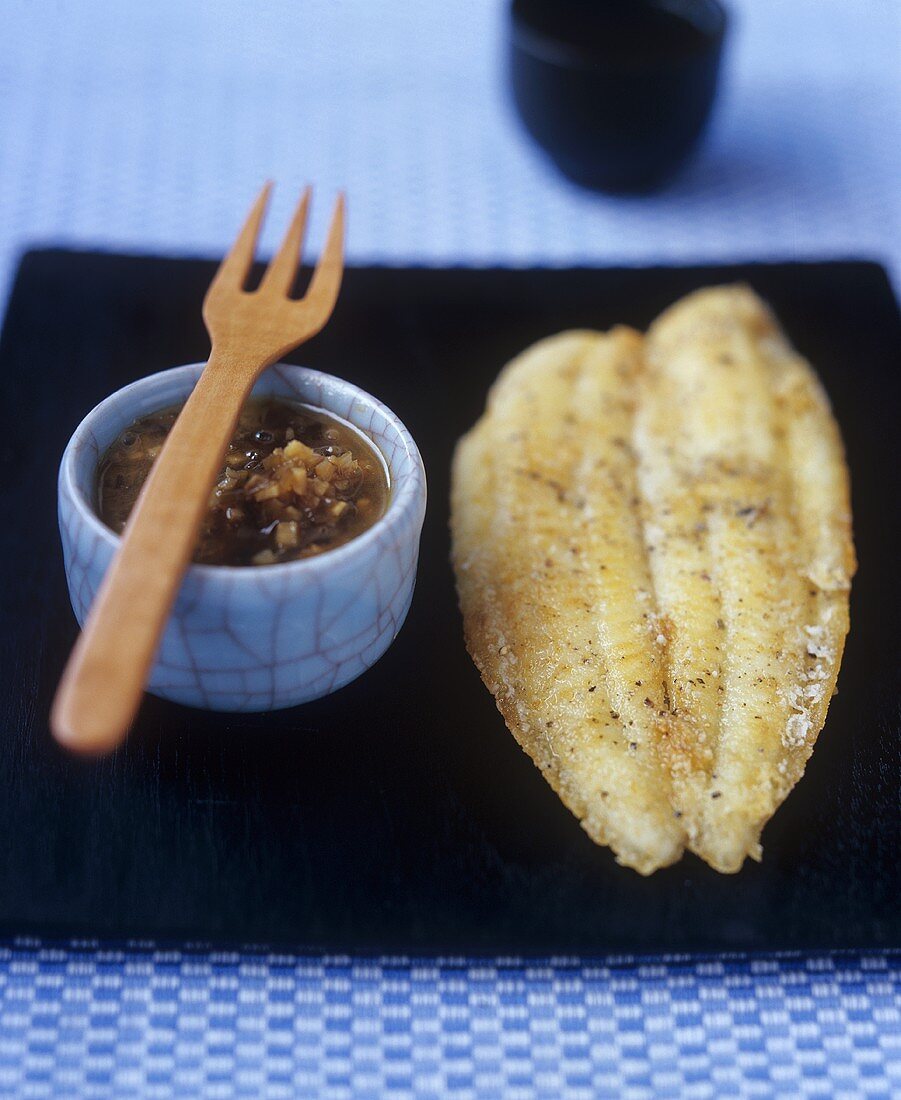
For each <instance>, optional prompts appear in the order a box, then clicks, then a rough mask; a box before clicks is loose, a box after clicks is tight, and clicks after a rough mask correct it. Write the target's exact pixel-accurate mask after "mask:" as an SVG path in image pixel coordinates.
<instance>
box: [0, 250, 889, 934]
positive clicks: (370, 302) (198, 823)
mask: <svg viewBox="0 0 901 1100" xmlns="http://www.w3.org/2000/svg"><path fill="white" fill-rule="evenodd" d="M212 271H213V267H212V265H211V264H208V263H202V262H185V261H172V260H159V259H146V258H143V259H139V258H129V257H121V256H108V255H90V254H77V253H65V252H38V253H32V254H29V255H27V256H26V257H25V258H24V260H23V263H22V266H21V270H20V272H19V276H18V280H17V282H16V285H15V290H14V293H13V296H12V300H11V303H10V306H9V311H8V316H7V321H6V325H5V328H4V331H3V336H2V343H0V386H2V403H0V408H2V410H3V412H4V420H5V423H4V426H3V430H2V433H0V437H2V448H3V466H2V469H3V478H4V482H3V501H4V506H3V523H2V525H0V569H2V576H3V578H4V581H3V585H2V619H0V657H2V661H0V715H2V739H0V932H5V933H7V934H9V933H23V932H37V933H42V934H45V935H50V936H52V935H64V934H72V933H76V934H79V933H83V934H90V935H92V936H106V937H112V938H121V937H130V936H145V937H146V936H153V937H156V938H158V939H164V940H165V939H171V938H179V937H190V938H202V939H204V940H209V941H214V942H215V941H221V942H226V941H227V942H244V943H261V942H269V943H281V944H290V945H293V946H296V947H299V948H303V949H308V950H313V951H318V950H325V951H339V952H358V953H368V952H404V953H410V954H413V953H430V952H501V953H514V952H515V953H536V954H547V953H561V952H566V953H582V954H591V953H598V952H608V951H635V952H642V953H654V952H662V951H675V950H683V949H713V950H716V949H751V950H757V949H766V950H771V949H782V948H807V949H815V948H841V947H847V948H851V947H854V948H868V947H884V946H893V945H895V946H896V945H901V935H899V932H901V923H899V908H901V907H899V902H901V891H899V877H898V855H899V839H901V816H899V802H898V792H899V780H901V769H899V745H901V742H899V730H901V721H899V717H901V716H899V671H901V646H899V637H901V631H899V626H898V624H899V591H901V586H899V579H898V547H899V545H901V542H899V522H898V521H899V508H898V506H899V494H898V482H899V461H898V454H897V450H896V446H897V444H896V440H897V429H896V423H897V417H898V414H899V411H901V402H899V396H901V375H899V369H898V368H899V362H898V352H899V347H901V325H899V316H898V310H897V306H896V303H895V301H894V298H893V296H892V293H891V290H890V288H889V285H888V283H887V280H886V278H885V275H884V273H883V272H882V270H881V269H880V268H878V267H876V266H874V265H872V264H863V263H825V264H812V265H792V264H784V265H759V266H744V267H740V268H689V269H655V270H646V271H636V270H630V271H612V270H573V271H467V270H450V271H428V270H425V271H422V270H415V271H414V270H378V269H372V270H353V271H350V272H348V274H347V279H346V283H345V288H344V291H343V293H342V297H341V301H340V303H339V305H338V309H337V311H336V314H335V317H334V318H333V320H332V322H331V324H330V325H329V327H328V328H327V330H326V331H325V332H324V333H323V334H322V335H321V336H319V337H317V339H316V340H315V341H314V342H313V343H311V344H309V345H308V346H307V347H306V348H305V349H303V350H302V353H301V354H302V358H303V361H304V362H306V363H309V364H310V365H312V366H316V367H320V368H323V369H325V370H329V371H333V372H335V373H338V374H343V375H345V376H346V377H348V378H350V379H352V380H353V381H354V382H357V383H359V384H360V385H362V386H364V387H365V388H367V389H369V390H372V391H373V392H375V393H377V394H378V395H379V396H381V397H382V398H383V399H384V400H385V401H387V402H388V404H389V405H391V406H392V407H393V408H394V409H395V410H396V411H397V412H398V413H399V414H400V415H401V416H402V417H403V419H404V420H405V421H406V423H407V424H408V425H409V427H410V428H411V430H412V431H413V434H414V435H415V437H416V439H417V440H418V441H419V443H420V446H421V448H422V451H423V455H424V458H425V462H426V466H427V468H428V472H429V478H430V491H431V498H430V500H431V502H430V509H429V515H428V519H427V523H426V530H425V533H424V537H423V544H422V564H421V570H420V576H419V585H418V590H417V595H416V598H415V600H414V605H413V610H412V612H411V615H410V618H409V620H408V623H407V625H406V627H405V628H404V630H403V631H402V633H401V635H400V637H399V638H398V640H397V642H396V643H395V645H394V646H393V647H392V649H391V650H389V652H388V654H387V655H386V656H385V657H384V658H383V660H382V661H381V662H380V663H379V665H378V666H377V667H376V668H375V669H373V670H372V671H371V672H370V673H369V674H368V675H366V676H365V677H364V678H362V679H361V680H359V681H357V682H356V683H355V684H353V685H351V686H349V687H348V688H346V689H344V690H343V691H341V692H340V693H338V694H337V695H335V696H333V697H331V698H328V699H325V700H322V701H320V702H318V703H314V704H310V705H308V706H305V707H303V708H300V709H297V710H295V711H290V712H282V713H280V714H277V715H269V716H259V717H256V716H252V717H230V716H226V717H223V716H215V715H211V714H207V713H203V712H200V711H191V710H187V709H182V708H180V707H177V706H174V705H170V704H166V703H163V702H160V701H159V700H154V699H148V700H147V702H146V705H145V707H144V709H143V711H142V713H141V717H140V720H139V723H138V727H137V729H136V731H135V734H134V736H133V737H132V739H131V740H130V742H129V743H128V746H127V748H126V749H125V750H124V751H122V752H120V753H119V754H118V755H117V756H116V757H114V758H113V759H110V760H106V761H103V762H100V763H85V762H83V761H74V760H70V759H68V758H66V757H65V756H64V755H63V754H62V753H61V752H59V751H58V750H56V749H55V748H54V746H53V745H52V744H51V742H50V740H49V737H48V732H47V710H48V706H49V701H50V697H51V693H52V691H53V688H54V685H55V683H56V680H57V677H58V676H59V673H60V670H61V668H62V665H63V662H64V660H65V656H66V653H67V651H68V649H69V646H70V645H71V643H72V641H73V638H74V636H75V625H74V621H73V618H72V614H71V612H70V610H69V605H68V600H67V597H66V592H65V586H64V579H63V570H62V562H61V555H60V550H59V544H58V540H57V535H56V521H55V514H54V512H55V504H54V501H55V489H54V479H55V472H56V466H57V462H58V460H59V456H60V454H61V452H62V449H63V447H64V445H65V442H66V439H67V438H68V436H69V434H70V432H71V431H72V430H73V428H74V427H75V425H76V424H77V422H78V421H79V419H80V418H81V417H82V416H83V415H84V413H86V412H87V411H88V409H90V408H91V407H92V406H93V405H94V404H95V403H96V402H97V401H99V400H100V399H101V398H102V397H104V396H105V395H106V394H107V393H109V392H110V391H111V390H113V389H115V388H117V387H118V386H121V385H122V384H123V383H125V382H128V381H130V380H131V379H133V378H135V377H137V376H139V375H142V374H145V373H147V372H150V371H155V370H160V369H162V368H164V367H168V366H172V365H175V364H177V363H183V362H190V361H193V360H197V359H202V358H203V357H204V355H205V352H206V350H207V345H206V339H205V336H204V332H203V328H202V325H201V321H200V302H201V298H202V296H203V292H204V289H205V287H206V285H207V283H208V282H209V279H210V276H211V274H212ZM736 278H743V279H747V280H748V281H750V282H751V284H752V285H753V286H754V287H756V288H757V289H758V290H759V291H760V292H761V293H762V294H763V295H764V296H765V297H767V298H768V299H769V300H770V301H771V302H772V303H773V305H774V306H775V308H776V309H777V311H778V313H779V315H780V317H781V318H782V320H783V322H784V324H785V326H786V328H787V330H788V332H789V335H790V336H791V338H792V339H793V340H794V341H795V342H796V344H797V346H798V347H799V348H800V349H801V350H802V351H803V352H804V353H806V354H807V355H809V356H810V357H811V358H812V360H813V361H814V362H815V363H816V364H817V365H818V367H819V369H820V371H821V374H822V377H823V379H824V381H825V383H826V385H827V387H828V389H829V391H830V394H831V396H832V399H833V401H834V404H835V407H836V410H837V413H838V417H839V420H840V421H841V424H842V428H843V430H844V433H845V440H846V443H847V447H848V452H849V456H850V463H851V468H852V473H853V480H854V502H855V511H856V524H855V526H856V537H857V546H858V551H859V555H860V560H861V567H860V572H859V574H858V578H857V580H856V582H855V586H854V594H853V608H852V622H853V626H852V632H851V637H850V641H849V645H848V649H847V654H846V659H845V664H844V667H843V669H842V674H841V679H840V688H841V692H840V694H839V696H838V697H837V698H836V699H835V701H834V703H833V705H832V709H831V712H830V715H829V721H828V723H827V726H826V729H825V731H824V733H823V734H822V736H821V738H820V744H819V747H818V748H817V751H816V753H815V755H814V757H813V760H812V762H811V764H810V766H809V767H808V773H807V775H806V777H805V778H804V780H803V781H802V782H801V784H800V786H799V787H798V788H797V789H796V791H795V792H794V793H793V794H792V796H791V797H790V799H789V800H788V802H787V803H786V805H785V806H784V807H783V808H782V809H781V810H780V811H779V813H778V814H777V815H776V817H775V819H774V820H773V821H772V823H771V824H770V825H769V826H768V827H767V829H766V832H765V834H764V846H765V858H764V862H763V864H762V865H759V866H758V865H750V866H747V867H746V868H745V869H744V870H743V871H742V872H741V874H739V875H738V876H735V877H731V878H728V877H721V876H719V875H717V874H715V873H714V872H713V871H711V870H709V868H707V867H706V866H704V865H703V864H701V863H700V862H699V861H698V860H696V859H695V858H694V857H686V858H685V860H684V861H683V862H682V863H681V864H679V865H678V866H676V867H673V868H670V869H668V870H666V871H662V872H658V873H657V874H656V875H654V876H653V877H651V878H650V879H642V878H640V877H639V876H638V875H636V874H635V873H634V872H632V871H628V870H625V869H623V868H620V867H617V866H616V864H615V863H614V861H613V859H612V857H611V855H610V853H609V852H607V851H606V850H602V849H600V848H596V847H595V846H594V845H593V844H592V843H591V842H590V841H589V840H588V838H587V837H586V836H585V835H584V833H583V832H582V831H581V829H580V828H579V827H578V825H577V823H576V821H575V819H574V818H572V817H571V816H570V815H569V813H568V812H567V811H565V810H564V809H563V807H562V806H561V804H560V803H559V802H558V801H557V799H556V797H555V796H554V795H553V794H552V792H551V791H550V789H549V788H548V787H546V786H545V784H544V782H543V781H542V780H541V778H540V777H539V775H538V772H537V771H536V770H535V769H534V767H533V766H532V764H531V763H530V761H529V760H528V759H527V758H526V756H525V755H524V754H523V753H522V752H520V750H519V748H518V747H517V746H516V744H515V743H514V741H513V739H512V737H510V735H509V734H508V733H507V732H506V730H505V728H504V725H503V722H502V721H501V719H500V717H499V716H498V714H497V712H496V711H495V708H494V704H493V702H492V700H491V698H490V697H489V695H488V694H487V692H486V691H485V690H484V689H483V688H482V686H481V683H480V681H479V677H478V675H477V674H476V672H475V669H474V668H473V666H472V665H471V663H470V661H469V658H468V657H467V655H466V653H465V651H464V649H463V643H462V638H461V627H460V621H459V617H458V613H457V608H456V603H455V598H454V592H453V585H452V578H451V573H450V569H449V566H448V564H447V555H448V538H447V529H446V520H447V507H446V500H447V487H448V486H447V480H448V478H447V471H448V461H449V457H450V453H451V448H452V445H453V442H454V440H455V439H456V437H457V436H458V435H459V434H460V432H461V431H463V430H464V429H465V428H466V427H467V426H468V425H469V424H470V423H471V422H472V421H473V420H474V418H475V417H476V416H477V414H478V413H479V411H480V409H481V406H482V403H483V399H484V395H485V390H486V387H487V385H488V384H489V382H490V381H491V380H492V378H493V377H494V375H495V373H496V371H497V370H498V368H499V367H500V366H501V365H502V364H503V363H504V362H505V361H506V360H507V359H508V358H509V357H510V356H511V355H513V354H514V353H515V352H517V351H519V350H521V349H522V348H523V347H524V346H526V345H527V344H528V343H530V342H531V341H533V340H535V339H536V338H538V337H540V336H543V335H545V334H547V333H550V332H554V331H555V330H559V329H561V328H564V327H569V326H575V325H582V326H598V327H604V326H607V325H609V324H611V323H612V322H615V321H625V322H629V323H631V324H634V325H638V326H645V325H646V324H647V323H648V322H649V321H650V320H651V319H652V318H653V317H654V316H655V315H656V314H657V313H658V312H659V310H660V309H662V308H663V307H664V306H666V305H667V304H668V303H670V302H671V301H673V300H674V299H675V298H677V297H678V296H679V295H681V294H684V293H685V292H686V291H689V290H691V289H692V288H694V287H698V286H701V285H704V284H709V283H716V282H721V281H723V280H733V279H736Z"/></svg>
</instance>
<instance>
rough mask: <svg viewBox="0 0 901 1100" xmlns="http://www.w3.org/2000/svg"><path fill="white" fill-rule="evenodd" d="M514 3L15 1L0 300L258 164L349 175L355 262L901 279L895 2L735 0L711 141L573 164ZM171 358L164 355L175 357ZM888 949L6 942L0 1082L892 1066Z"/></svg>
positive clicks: (287, 187)
mask: <svg viewBox="0 0 901 1100" xmlns="http://www.w3.org/2000/svg"><path fill="white" fill-rule="evenodd" d="M504 6H505V5H504V3H503V2H501V0H454V2H452V3H446V2H438V0H432V2H428V0H393V2H390V3H389V2H388V0H306V2H304V3H298V2H297V0H266V2H265V3H251V2H250V0H247V2H242V0H228V2H227V0H193V2H191V3H184V2H183V0H154V2H152V3H146V4H138V3H133V2H125V3H109V2H108V0H55V2H54V3H52V4H48V3H39V2H35V0H6V2H5V3H4V5H3V33H2V34H0V304H2V301H3V300H4V299H5V297H6V295H7V293H8V289H9V280H10V277H11V275H12V271H13V268H14V263H15V259H16V257H17V255H18V254H19V253H20V252H21V251H22V250H23V249H24V248H25V247H27V246H29V245H34V244H49V243H52V244H59V243H65V244H70V245H73V246H79V247H95V246H99V247H109V248H115V249H119V250H136V251H141V252H164V253H167V254H204V255H210V256H215V255H218V254H221V252H222V251H223V249H224V248H225V247H227V246H228V244H229V243H230V241H231V239H232V237H233V235H234V232H235V229H236V227H237V225H238V224H239V223H240V221H241V218H242V217H243V214H244V212H245V210H246V207H247V204H248V202H249V200H250V197H251V196H252V195H253V194H255V192H256V191H257V189H258V188H259V185H260V182H261V180H262V179H263V178H265V177H267V176H271V177H273V178H275V179H276V180H277V181H278V183H279V188H278V190H277V193H276V197H275V202H274V210H273V216H272V218H271V221H270V225H271V227H274V228H270V230H269V231H267V233H266V234H265V235H264V242H263V243H264V250H265V249H267V248H268V249H271V248H272V247H273V245H274V243H275V237H274V234H275V232H276V231H277V228H278V227H279V226H281V225H284V223H285V219H286V217H287V212H288V210H289V209H290V207H291V206H292V204H293V202H294V199H295V197H296V194H297V192H298V190H299V188H300V186H301V185H302V184H304V183H306V182H310V181H312V182H314V183H315V184H316V186H317V196H318V198H319V202H318V204H317V206H316V209H315V211H314V218H313V225H312V227H311V234H310V236H311V239H312V240H313V241H318V240H321V238H322V232H323V225H324V219H325V215H326V212H327V208H328V200H329V198H330V194H331V192H333V191H334V189H335V188H337V187H341V186H343V187H346V188H347V190H348V192H349V196H350V226H349V242H348V243H349V249H348V250H349V254H350V257H351V259H353V260H356V261H372V260H381V261H385V262H394V263H404V262H415V263H432V264H435V263H463V264H481V263H499V264H515V265H521V264H542V263H545V264H567V263H587V264H610V263H625V264H647V263H680V262H685V263H689V262H698V261H700V262H704V261H710V262H716V261H732V260H740V259H753V258H782V259H791V258H820V257H832V256H837V255H842V256H852V255H853V256H866V257H871V258H876V259H881V260H883V261H884V262H885V263H887V264H888V266H889V268H890V269H891V270H892V272H893V274H894V276H895V279H896V281H897V280H898V279H899V278H901V192H899V188H898V181H899V179H901V141H899V140H898V139H899V102H901V79H899V66H898V41H899V35H901V5H899V4H898V3H897V0H854V3H847V2H846V0H791V2H790V3H787V2H786V0H730V7H731V8H732V10H733V13H734V15H735V20H734V34H733V36H732V39H731V42H730V46H729V52H728V64H727V69H726V74H725V79H724V83H723V90H722V95H721V97H720V101H719V104H718V107H717V112H716V115H715V118H714V122H713V126H712V129H711V131H710V134H709V138H708V140H707V142H706V144H705V146H704V148H703V150H702V152H701V154H700V155H699V156H698V158H697V159H696V160H695V161H694V163H693V164H692V165H691V166H690V167H689V168H688V169H687V171H686V172H685V173H684V174H683V175H682V176H681V177H680V178H679V179H678V180H677V181H676V182H675V183H674V184H673V186H672V187H671V188H669V189H668V190H667V191H666V192H664V193H662V194H660V195H658V196H655V197H654V198H652V199H638V198H634V199H612V198H605V197H602V196H595V195H591V194H587V193H585V192H583V191H580V190H579V189H578V188H576V187H574V186H571V185H570V184H568V183H566V182H565V181H563V180H561V179H560V178H559V177H558V176H557V174H556V173H555V171H554V170H553V169H552V168H550V167H549V166H548V164H547V163H546V161H545V159H544V158H543V157H542V155H541V154H540V152H539V151H538V150H536V148H535V147H534V146H533V145H531V144H530V143H529V142H527V141H526V140H525V139H524V137H523V135H522V133H521V130H520V128H519V126H518V125H517V122H516V120H515V118H514V117H513V114H512V111H511V110H510V106H509V103H508V100H507V96H506V88H505V82H504V73H503V65H502V63H501V62H502V57H503V10H504ZM160 365H161V366H163V365H164V364H160ZM899 1059H901V1028H899V961H898V959H897V958H895V957H885V956H882V957H850V956H849V957H842V958H833V959H810V960H802V959H780V960H769V961H763V960H759V961H749V960H741V959H736V960H730V961H700V960H682V961H672V960H671V961H668V962H665V963H653V964H651V963H641V962H630V961H629V960H620V961H618V962H617V963H615V964H613V963H603V964H601V963H593V962H588V961H584V960H583V961H581V962H576V961H558V962H553V963H548V964H546V965H541V966H536V965H533V964H526V963H517V962H515V961H508V962H504V963H500V962H496V963H491V964H484V963H466V962H457V963H443V964H440V965H439V964H436V963H435V962H430V961H426V962H421V963H420V962H416V963H405V962H386V961H382V962H378V963H369V962H362V961H348V960H327V961H324V962H323V961H320V960H304V959H293V958H280V957H279V958H276V957H268V956H267V957H258V956H253V955H244V956H239V955H198V954H189V953H181V954H180V953H174V954H167V953H159V952H151V951H143V952H141V951H133V952H126V951H106V950H98V949H95V948H87V947H72V946H70V947H68V948H50V947H44V948H41V947H39V946H30V947H29V946H23V945H19V946H18V947H7V948H6V949H3V950H2V951H0V1095H2V1096H16V1097H19V1096H23V1097H28V1096H31V1097H50V1096H54V1097H56V1096H64V1097H65V1096H72V1097H115V1098H124V1097H129V1096H141V1097H144V1096H148V1097H165V1098H168V1097H187V1096H197V1095H203V1096H209V1097H232V1096H247V1097H257V1096H271V1097H295V1096H298V1097H304V1096H308V1097H313V1096H333V1097H345V1096H354V1097H367V1096H370V1097H377V1096H381V1095H384V1094H386V1093H390V1094H392V1095H396V1096H417V1097H419V1096H421V1097H438V1096H444V1095H447V1094H453V1095H456V1096H461V1097H467V1096H472V1097H479V1098H482V1097H501V1096H503V1097H510V1098H514V1100H515V1098H517V1097H521V1098H525V1097H529V1098H531V1097H548V1098H552V1097H553V1098H557V1097H560V1096H570V1097H585V1098H587V1097H594V1096H601V1097H603V1096H610V1097H635V1098H639V1097H642V1098H643V1097H658V1096H660V1097H668V1096H672V1097H676V1096H679V1097H683V1096H684V1097H714V1096H720V1095H735V1096H761V1097H762V1096H772V1095H784V1096H792V1097H794V1096H821V1097H833V1096H835V1097H848V1098H851V1097H889V1096H891V1095H893V1094H894V1095H899V1096H901V1062H899Z"/></svg>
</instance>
